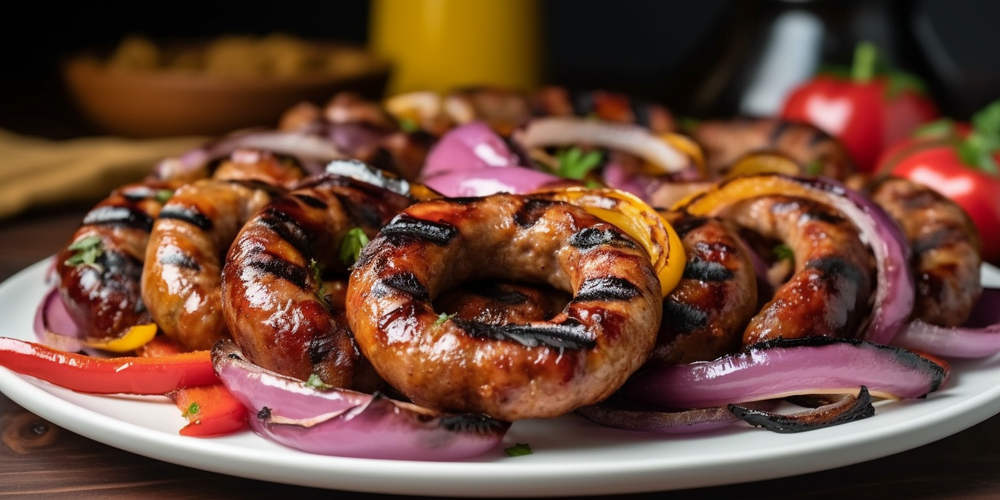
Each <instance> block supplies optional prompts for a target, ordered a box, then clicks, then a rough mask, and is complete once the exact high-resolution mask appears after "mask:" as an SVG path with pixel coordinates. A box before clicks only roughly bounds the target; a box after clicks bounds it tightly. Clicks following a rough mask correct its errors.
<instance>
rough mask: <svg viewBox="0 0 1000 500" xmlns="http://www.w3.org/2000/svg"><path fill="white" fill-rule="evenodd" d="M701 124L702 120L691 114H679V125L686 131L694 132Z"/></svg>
mask: <svg viewBox="0 0 1000 500" xmlns="http://www.w3.org/2000/svg"><path fill="white" fill-rule="evenodd" d="M699 125H701V120H699V119H697V118H694V117H691V116H678V117H677V127H678V128H680V129H681V130H682V131H684V132H692V131H694V129H696V128H698V126H699Z"/></svg>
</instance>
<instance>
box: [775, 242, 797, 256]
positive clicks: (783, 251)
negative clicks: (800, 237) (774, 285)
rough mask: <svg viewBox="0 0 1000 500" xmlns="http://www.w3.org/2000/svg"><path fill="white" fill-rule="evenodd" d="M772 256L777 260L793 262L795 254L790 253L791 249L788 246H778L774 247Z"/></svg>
mask: <svg viewBox="0 0 1000 500" xmlns="http://www.w3.org/2000/svg"><path fill="white" fill-rule="evenodd" d="M774 256H775V257H777V258H778V260H794V259H795V252H793V251H792V247H790V246H788V245H778V246H776V247H774Z"/></svg>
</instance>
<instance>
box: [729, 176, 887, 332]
mask: <svg viewBox="0 0 1000 500" xmlns="http://www.w3.org/2000/svg"><path fill="white" fill-rule="evenodd" d="M720 216H721V217H722V218H723V219H726V220H730V221H732V222H734V223H735V224H737V225H739V226H741V227H743V228H746V229H747V230H750V231H753V232H754V233H757V234H758V235H760V236H762V237H763V238H765V239H767V240H771V241H777V242H783V243H784V244H786V245H788V247H789V248H790V249H791V251H792V253H793V254H794V260H795V262H794V264H795V265H794V274H793V275H792V277H791V278H790V279H789V280H788V281H787V282H786V283H784V284H783V285H781V286H780V287H779V288H778V289H777V291H776V292H775V294H774V297H772V298H771V300H770V301H769V302H768V303H767V304H766V305H764V307H763V309H762V310H761V311H760V312H759V313H758V314H757V315H756V316H754V318H753V319H752V320H751V321H750V324H749V326H748V327H747V329H746V331H745V332H744V335H743V343H744V345H749V344H753V343H756V342H761V341H764V340H768V339H773V338H777V337H784V338H798V337H811V336H830V337H853V336H854V335H856V333H857V330H858V327H859V325H860V324H861V322H862V321H863V320H864V318H865V317H866V316H867V315H868V313H869V311H870V299H871V293H872V287H873V273H874V263H873V257H872V256H871V253H870V252H869V250H868V247H867V246H866V245H865V244H864V243H862V242H861V239H860V237H859V236H858V231H857V228H856V227H855V226H854V225H853V224H852V223H851V222H850V221H848V220H847V219H846V218H845V217H843V216H842V215H841V214H840V213H839V212H837V211H835V210H834V209H832V208H830V207H828V206H827V205H824V204H821V203H817V202H814V201H811V200H806V199H803V198H793V197H787V196H766V197H761V198H754V199H750V200H747V201H744V202H740V203H737V204H735V205H733V206H731V207H729V208H728V209H727V210H726V211H725V213H723V214H720Z"/></svg>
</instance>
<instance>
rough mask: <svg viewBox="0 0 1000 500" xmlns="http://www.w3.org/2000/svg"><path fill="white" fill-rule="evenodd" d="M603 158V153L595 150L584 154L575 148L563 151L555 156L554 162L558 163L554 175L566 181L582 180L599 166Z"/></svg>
mask: <svg viewBox="0 0 1000 500" xmlns="http://www.w3.org/2000/svg"><path fill="white" fill-rule="evenodd" d="M603 156H604V155H603V153H601V152H600V151H596V150H595V151H591V152H589V153H587V154H584V153H583V150H581V149H580V148H578V147H576V146H573V147H571V148H569V149H564V150H562V151H560V152H559V153H557V154H556V160H557V161H558V162H559V168H558V170H556V175H558V176H559V177H563V178H566V179H577V180H579V179H583V178H584V177H585V176H586V175H587V173H588V172H590V171H591V170H593V169H594V167H596V166H598V165H600V164H601V159H602V158H603Z"/></svg>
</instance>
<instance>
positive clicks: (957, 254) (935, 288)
mask: <svg viewBox="0 0 1000 500" xmlns="http://www.w3.org/2000/svg"><path fill="white" fill-rule="evenodd" d="M867 190H868V191H869V192H870V194H871V197H872V200H874V201H875V203H878V204H879V205H880V206H881V207H882V208H884V209H885V210H886V212H888V213H889V215H891V216H892V218H893V219H895V220H896V222H897V223H899V225H900V226H901V227H902V228H903V232H904V233H905V234H906V237H907V239H908V240H909V242H910V247H911V248H912V249H913V257H912V261H911V268H912V269H913V273H914V277H915V278H916V285H917V290H916V292H917V293H916V302H915V303H914V308H913V317H914V319H920V320H922V321H924V322H926V323H930V324H932V325H940V326H960V325H962V324H964V323H965V322H966V320H968V319H969V315H970V314H971V313H972V309H973V307H974V306H975V305H976V302H977V301H978V300H979V296H980V294H981V293H982V284H981V283H980V275H979V272H980V269H979V268H980V266H981V265H982V257H981V256H980V253H979V245H980V242H979V233H978V232H977V230H976V226H975V224H973V223H972V221H971V220H970V219H969V216H968V215H967V214H966V213H965V211H964V210H962V208H961V207H960V206H958V205H956V204H955V203H954V202H953V201H951V200H949V199H948V198H945V197H944V196H942V195H940V194H938V193H937V192H936V191H934V190H933V189H930V188H928V187H926V186H923V185H921V184H917V183H915V182H912V181H909V180H907V179H902V178H898V177H886V178H882V179H878V180H875V181H873V182H872V184H871V185H869V186H868V187H867Z"/></svg>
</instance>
